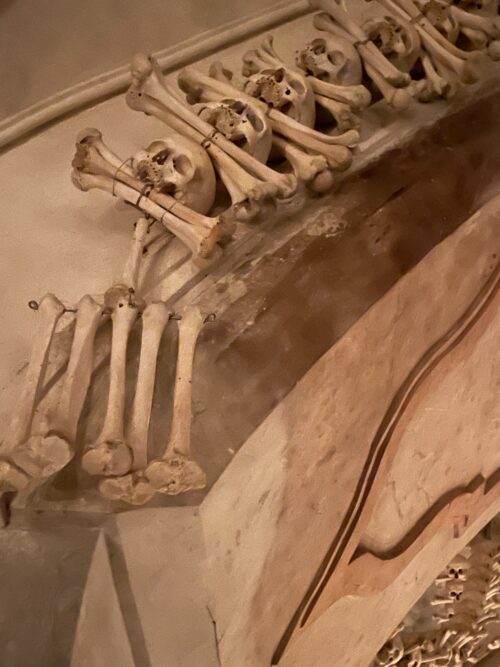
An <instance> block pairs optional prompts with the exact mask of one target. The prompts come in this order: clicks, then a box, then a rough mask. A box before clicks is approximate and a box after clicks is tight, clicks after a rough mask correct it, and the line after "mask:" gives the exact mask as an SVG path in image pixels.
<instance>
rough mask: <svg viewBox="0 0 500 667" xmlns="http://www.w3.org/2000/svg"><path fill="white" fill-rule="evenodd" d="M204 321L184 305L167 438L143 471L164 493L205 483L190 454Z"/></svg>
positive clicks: (192, 487)
mask: <svg viewBox="0 0 500 667" xmlns="http://www.w3.org/2000/svg"><path fill="white" fill-rule="evenodd" d="M203 322H204V318H203V316H202V314H201V312H200V310H199V309H198V308H197V307H196V306H192V307H189V308H187V309H186V310H185V311H184V313H183V315H182V319H181V320H180V322H179V348H178V352H177V369H176V377H175V388H174V404H173V417H172V426H171V429H170V438H169V441H168V445H167V447H166V449H165V451H164V453H163V455H162V457H161V458H159V459H156V460H155V461H152V462H151V463H150V464H149V465H148V467H147V468H146V470H145V476H146V478H147V479H148V481H149V482H150V484H151V486H152V487H153V488H154V489H155V490H156V491H159V492H161V493H166V494H167V495H177V494H178V493H183V492H185V491H189V490H194V489H203V488H204V487H205V486H206V476H205V473H204V472H203V470H202V469H201V468H200V466H199V465H198V463H197V462H196V461H195V460H194V459H193V457H192V454H191V421H192V406H191V401H192V375H193V360H194V352H195V347H196V340H197V338H198V335H199V333H200V331H201V328H202V326H203Z"/></svg>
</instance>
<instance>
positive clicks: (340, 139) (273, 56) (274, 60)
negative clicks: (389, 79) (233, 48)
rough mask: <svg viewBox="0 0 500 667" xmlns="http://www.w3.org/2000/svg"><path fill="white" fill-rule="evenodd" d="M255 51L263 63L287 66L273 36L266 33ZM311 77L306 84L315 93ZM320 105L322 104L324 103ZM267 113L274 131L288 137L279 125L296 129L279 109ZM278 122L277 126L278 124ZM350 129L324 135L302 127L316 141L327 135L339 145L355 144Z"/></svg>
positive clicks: (294, 124)
mask: <svg viewBox="0 0 500 667" xmlns="http://www.w3.org/2000/svg"><path fill="white" fill-rule="evenodd" d="M256 53H257V54H258V56H259V57H260V58H261V59H262V62H264V63H265V64H269V65H274V66H275V67H287V68H288V65H287V64H286V63H284V62H283V60H281V58H280V57H279V56H278V54H277V53H276V52H275V50H274V48H273V38H272V36H271V35H268V37H267V38H266V39H265V40H264V41H263V43H262V46H261V48H260V49H257V50H256ZM289 69H290V68H289ZM291 71H292V72H294V73H295V74H296V76H302V77H303V76H304V75H301V74H300V73H298V72H297V71H296V70H291ZM311 78H312V77H307V79H306V81H307V83H308V85H309V86H310V87H311V90H312V93H313V94H314V93H316V91H315V89H314V86H313V85H312V81H311ZM365 90H366V89H365ZM366 92H367V93H368V91H366ZM368 95H369V93H368ZM314 98H315V100H316V101H319V103H320V104H321V101H320V100H318V96H317V95H314ZM322 106H324V104H323V105H322ZM268 113H269V117H270V118H271V119H272V120H274V121H275V122H274V124H273V129H274V130H275V131H280V132H281V134H283V136H288V138H291V137H289V135H288V134H285V133H284V132H283V130H282V129H280V128H281V125H287V124H288V125H289V126H290V128H291V129H292V130H295V131H296V130H298V124H297V122H296V121H295V120H293V119H291V121H292V122H288V123H287V116H286V115H285V114H283V113H281V112H280V111H279V110H275V109H272V110H270V111H269V112H268ZM278 123H279V124H280V125H279V126H278ZM352 130H353V127H352V126H351V127H349V128H347V131H345V132H344V133H343V134H340V135H331V136H330V135H324V134H323V133H321V132H315V130H314V129H311V128H309V127H308V126H307V124H306V127H305V128H304V129H303V132H304V133H305V134H306V135H308V136H309V137H313V138H316V139H318V141H321V140H322V141H325V137H328V139H326V141H327V143H331V144H333V143H336V144H339V145H342V146H350V147H352V146H353V145H355V144H356V143H357V142H358V141H359V135H358V136H357V137H355V136H354V135H352V136H351V134H350V132H352ZM289 131H290V130H289ZM313 133H314V134H313ZM294 140H295V141H296V140H297V139H296V137H295V138H294Z"/></svg>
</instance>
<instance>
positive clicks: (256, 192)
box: [126, 89, 278, 221]
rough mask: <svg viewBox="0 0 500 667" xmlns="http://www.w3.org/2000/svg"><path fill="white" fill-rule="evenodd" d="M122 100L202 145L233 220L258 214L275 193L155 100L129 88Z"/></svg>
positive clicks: (273, 187) (271, 187)
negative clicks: (224, 191) (227, 197)
mask: <svg viewBox="0 0 500 667" xmlns="http://www.w3.org/2000/svg"><path fill="white" fill-rule="evenodd" d="M126 101H127V104H128V106H129V107H130V108H131V109H134V110H135V111H142V112H143V113H145V114H147V115H150V116H155V118H158V120H160V121H162V122H163V123H165V124H166V125H167V126H168V127H170V128H172V129H174V130H176V131H177V132H180V133H183V134H185V135H186V136H188V137H190V138H191V139H193V140H194V141H197V142H198V143H199V144H200V145H204V146H205V148H206V151H207V153H208V154H209V155H210V157H211V158H212V160H213V163H214V166H215V168H216V170H217V172H218V174H219V176H220V178H221V180H222V182H223V183H224V185H225V187H226V188H227V191H228V193H229V195H230V197H231V202H232V210H233V212H234V215H235V217H236V219H237V220H241V221H249V220H252V219H253V218H255V216H256V215H258V213H259V211H260V206H261V203H262V202H264V201H265V200H268V199H271V198H273V197H276V196H277V194H278V188H277V187H276V186H275V185H274V184H273V183H267V182H265V181H261V180H259V179H258V178H256V177H255V176H252V175H251V174H249V173H248V171H246V170H245V169H244V168H243V167H242V166H241V165H239V164H238V163H237V162H236V161H235V160H233V158H232V157H231V156H229V155H228V154H227V153H225V152H224V151H223V150H222V149H221V148H220V147H219V146H218V145H217V144H214V143H212V142H209V141H207V139H206V138H205V137H204V135H203V134H202V133H201V132H198V130H196V129H194V128H193V127H191V125H189V124H188V123H186V122H185V120H184V119H182V118H180V117H178V116H176V115H175V114H173V113H171V112H170V111H169V110H168V109H167V108H166V107H165V106H163V105H162V104H161V103H160V102H159V101H158V100H156V99H153V98H152V97H150V96H148V95H144V94H142V93H138V92H137V91H135V90H133V89H130V90H129V91H128V92H127V95H126Z"/></svg>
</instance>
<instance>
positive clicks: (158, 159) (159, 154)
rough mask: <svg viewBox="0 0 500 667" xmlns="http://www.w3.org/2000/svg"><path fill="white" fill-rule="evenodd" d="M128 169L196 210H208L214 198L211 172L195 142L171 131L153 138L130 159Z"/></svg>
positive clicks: (204, 156)
mask: <svg viewBox="0 0 500 667" xmlns="http://www.w3.org/2000/svg"><path fill="white" fill-rule="evenodd" d="M132 168H133V170H134V172H135V174H136V175H137V177H138V178H139V179H140V180H141V181H143V182H144V183H149V184H150V185H152V187H153V189H154V190H156V191H157V192H163V193H165V194H169V195H171V196H172V197H174V198H175V199H177V200H179V201H180V202H181V203H182V204H184V205H186V206H189V208H192V209H193V210H194V211H198V213H203V214H205V213H208V211H209V210H210V208H211V206H212V204H213V203H214V199H215V172H214V168H213V166H212V162H211V160H210V158H209V156H208V154H207V152H206V151H205V149H204V148H202V147H201V146H200V145H199V144H197V143H196V142H195V141H193V140H192V139H189V138H188V137H185V136H183V135H181V134H177V133H172V134H170V135H169V136H168V137H165V138H164V139H159V140H157V141H153V142H152V143H151V144H149V146H148V147H147V148H145V149H144V150H141V151H139V152H138V153H137V154H136V155H134V157H133V158H132Z"/></svg>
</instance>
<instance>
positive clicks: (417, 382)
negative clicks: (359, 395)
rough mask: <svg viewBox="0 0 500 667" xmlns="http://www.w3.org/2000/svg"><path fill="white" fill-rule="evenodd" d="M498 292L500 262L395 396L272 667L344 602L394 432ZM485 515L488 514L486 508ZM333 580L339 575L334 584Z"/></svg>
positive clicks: (490, 497)
mask: <svg viewBox="0 0 500 667" xmlns="http://www.w3.org/2000/svg"><path fill="white" fill-rule="evenodd" d="M499 290H500V262H497V264H496V266H495V267H494V268H493V270H492V272H491V274H490V275H489V276H488V278H487V280H486V281H485V283H484V284H483V286H482V287H481V289H480V290H479V292H478V293H477V294H476V296H475V297H474V299H473V301H472V302H471V303H470V304H469V306H468V307H467V309H466V310H465V312H464V313H463V314H462V315H461V316H460V318H459V319H458V320H457V321H456V322H455V323H454V324H453V325H452V326H451V327H450V328H449V329H448V331H446V333H445V334H443V335H442V336H441V337H440V338H439V339H438V340H437V341H436V342H435V343H434V344H433V345H432V346H431V347H430V348H429V349H428V350H427V351H426V352H425V354H424V355H423V356H422V357H421V358H420V360H419V361H418V362H417V364H416V365H415V366H414V367H413V369H412V370H411V371H410V373H409V374H408V376H407V377H406V379H405V381H404V382H403V383H402V385H401V386H400V387H399V389H398V390H397V392H396V394H395V396H394V398H393V400H392V402H391V404H390V406H389V408H388V409H387V411H386V412H385V414H384V416H383V418H382V421H381V422H380V425H379V428H378V430H377V433H376V435H375V437H374V439H373V440H372V442H371V445H370V450H369V453H368V457H367V459H366V460H365V464H364V467H363V473H362V475H361V477H360V479H359V481H358V484H357V487H356V490H355V493H354V496H353V498H352V499H351V503H350V506H349V509H348V511H347V514H346V516H345V518H344V520H343V522H342V525H341V527H340V529H339V531H338V532H337V534H336V535H335V536H334V538H333V541H332V543H331V545H330V548H329V550H328V552H327V554H326V555H325V557H324V559H323V562H322V563H321V565H320V567H319V569H318V571H317V573H316V575H315V577H314V578H313V580H312V582H311V584H310V586H309V589H308V590H307V592H306V594H305V596H304V597H303V599H302V601H301V603H300V605H299V607H298V608H297V610H296V612H295V614H294V616H293V618H292V620H291V621H290V623H289V625H288V627H287V629H286V630H285V632H284V634H283V635H282V637H281V639H280V641H279V643H278V645H277V648H276V650H275V653H274V656H273V659H272V662H271V664H272V665H278V664H279V662H280V660H281V658H282V657H283V655H284V653H285V651H286V650H287V648H288V646H289V644H291V643H292V642H293V641H294V640H295V639H296V638H297V636H298V635H299V634H300V633H301V632H302V631H303V630H304V628H305V627H306V626H308V625H309V624H311V623H313V622H314V621H315V620H317V618H319V617H320V616H321V615H322V614H323V613H324V612H325V610H326V609H328V607H330V606H331V605H332V604H333V602H335V601H336V600H338V599H339V598H340V597H342V596H343V595H342V591H341V588H342V584H343V583H344V577H345V574H346V571H347V570H348V568H349V564H350V563H352V562H354V563H355V562H356V560H354V561H352V558H353V557H355V553H356V549H357V547H358V546H359V543H360V540H361V538H362V532H363V529H364V527H365V525H366V521H367V519H368V518H369V516H370V511H371V509H372V507H373V502H375V501H376V499H377V498H378V496H379V493H380V488H381V486H382V485H383V484H384V482H385V479H386V477H387V474H388V471H389V469H390V466H391V465H392V463H393V460H394V456H395V455H396V452H397V445H398V441H397V440H396V439H395V438H393V435H394V432H395V429H396V426H397V425H398V423H399V422H400V421H401V418H402V417H403V415H404V414H405V413H406V411H407V409H408V407H409V406H410V405H411V403H412V400H413V398H414V396H415V395H416V394H417V392H418V390H419V388H420V386H421V385H422V383H423V381H424V380H425V379H426V377H427V376H428V375H429V374H430V373H431V372H432V371H433V369H434V368H436V367H437V366H438V364H439V363H440V362H441V361H442V360H443V359H444V358H446V357H447V355H448V354H449V353H450V352H452V351H453V350H454V349H455V348H456V347H457V346H458V345H459V344H460V343H461V342H462V340H463V339H464V338H465V337H466V336H467V335H468V334H469V332H470V331H471V330H472V329H473V328H474V327H475V325H476V324H477V323H478V322H479V321H480V320H481V318H482V316H483V315H484V314H485V313H486V312H488V310H489V306H490V305H491V304H492V303H494V301H495V298H496V297H497V294H498V292H499ZM498 474H499V471H497V472H496V473H495V475H494V476H493V478H491V479H490V480H486V483H485V485H484V486H483V493H481V494H480V495H484V499H483V500H482V502H485V503H489V502H494V501H495V500H498V496H497V495H496V494H497V493H498V490H499V489H498V487H496V488H495V489H494V491H493V492H491V493H487V489H486V485H488V489H490V488H492V487H493V486H494V485H495V484H496V481H497V480H496V479H495V478H496V476H497V475H498ZM483 481H484V480H483ZM477 495H478V494H477V490H476V496H474V495H473V498H472V499H473V501H475V502H477V500H478V498H477ZM483 509H484V510H485V509H486V507H484V508H483ZM417 544H418V542H417ZM403 561H404V559H403ZM388 562H389V563H390V562H391V561H388ZM364 574H365V575H367V572H366V571H365V572H364ZM334 575H336V576H335V578H334ZM367 576H369V574H368V575H367ZM337 586H340V590H339V588H336V587H337ZM348 594H352V592H351V593H349V592H346V595H348Z"/></svg>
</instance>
